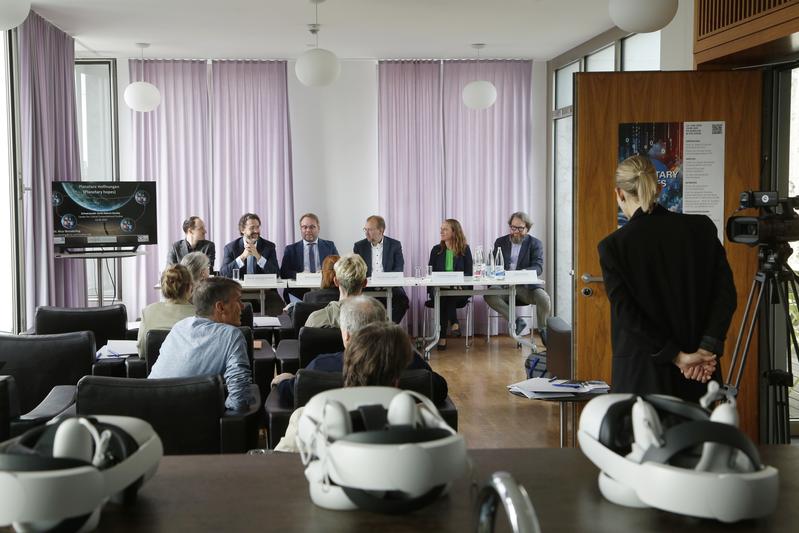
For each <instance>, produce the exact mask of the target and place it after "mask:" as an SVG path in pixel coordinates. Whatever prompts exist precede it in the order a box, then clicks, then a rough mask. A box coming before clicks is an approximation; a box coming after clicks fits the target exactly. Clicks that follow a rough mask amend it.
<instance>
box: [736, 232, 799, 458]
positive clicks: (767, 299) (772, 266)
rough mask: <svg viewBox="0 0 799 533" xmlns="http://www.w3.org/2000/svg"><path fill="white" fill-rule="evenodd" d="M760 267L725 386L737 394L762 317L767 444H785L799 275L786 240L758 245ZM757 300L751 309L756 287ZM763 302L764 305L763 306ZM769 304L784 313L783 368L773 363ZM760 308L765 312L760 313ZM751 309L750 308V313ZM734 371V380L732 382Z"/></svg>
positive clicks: (797, 347) (788, 438)
mask: <svg viewBox="0 0 799 533" xmlns="http://www.w3.org/2000/svg"><path fill="white" fill-rule="evenodd" d="M760 246H761V247H760V259H761V267H760V270H758V272H757V274H755V277H754V280H753V281H752V288H751V289H750V290H749V297H748V298H747V300H746V307H745V308H744V315H743V318H742V320H741V327H740V329H739V330H738V338H737V339H736V341H735V349H734V350H733V352H732V359H731V360H730V367H729V369H728V371H727V379H726V383H727V384H726V385H725V387H727V389H728V390H730V391H731V392H732V393H733V394H734V395H737V394H738V391H739V390H740V386H741V378H742V376H743V372H744V367H745V366H746V359H747V356H748V354H749V347H750V344H751V342H752V333H753V332H754V330H755V326H756V325H757V324H758V323H759V321H760V320H761V319H762V321H763V324H762V325H763V328H761V329H760V331H762V332H765V348H766V354H767V356H768V359H767V368H766V370H765V371H764V372H763V375H762V377H763V378H764V380H765V382H766V385H767V399H766V402H767V403H766V424H767V426H766V443H768V444H788V443H790V441H791V430H790V424H789V412H788V389H789V388H790V387H791V386H792V385H793V374H792V372H791V352H792V351H793V353H795V354H797V355H799V343H797V339H796V333H795V332H794V329H793V324H792V323H791V311H792V310H793V311H794V312H795V313H797V316H799V308H798V307H797V303H798V302H799V292H797V284H799V276H797V275H796V273H794V271H793V270H792V269H791V267H790V266H788V258H789V257H790V256H791V253H792V252H793V251H792V250H791V247H790V246H789V245H788V243H779V244H761V245H760ZM758 288H759V291H758V295H757V301H756V302H755V306H754V310H752V301H753V297H754V294H755V289H758ZM789 294H790V295H791V296H793V302H791V301H790V300H789ZM763 304H766V305H765V306H764V307H761V306H763ZM769 304H775V305H776V304H779V305H780V307H781V309H782V311H783V313H784V315H785V328H786V330H787V336H786V339H785V340H786V348H787V357H786V363H787V365H786V368H787V371H786V370H783V369H782V368H779V367H778V366H777V364H776V362H777V361H776V358H777V353H776V350H774V349H773V348H774V347H773V346H772V342H771V337H772V335H773V334H774V331H775V330H774V326H775V323H774V318H773V317H772V316H771V313H772V309H771V307H770V305H769ZM761 309H762V310H763V311H765V312H763V313H762V315H761V313H760V311H761ZM750 311H752V312H751V313H750ZM744 331H746V342H745V343H744V345H743V351H742V352H741V353H740V354H739V351H740V349H741V339H742V338H743V334H744ZM739 356H740V359H741V360H740V365H739V366H738V368H737V372H736V363H737V362H738V358H739ZM733 373H735V381H732V377H733Z"/></svg>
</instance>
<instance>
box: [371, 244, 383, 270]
mask: <svg viewBox="0 0 799 533" xmlns="http://www.w3.org/2000/svg"><path fill="white" fill-rule="evenodd" d="M375 272H383V241H382V240H381V241H380V242H379V243H377V244H372V275H373V276H374V275H375Z"/></svg>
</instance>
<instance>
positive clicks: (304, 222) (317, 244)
mask: <svg viewBox="0 0 799 533" xmlns="http://www.w3.org/2000/svg"><path fill="white" fill-rule="evenodd" d="M321 228H322V224H321V223H320V222H319V217H318V216H316V215H315V214H313V213H305V214H304V215H302V216H301V217H300V233H301V234H302V239H301V240H299V241H297V242H295V243H293V244H289V245H288V246H286V249H285V250H283V260H282V262H281V263H280V277H281V278H282V279H297V273H298V272H319V271H320V269H321V265H322V261H324V259H325V257H327V256H328V255H338V250H336V245H335V244H334V243H333V241H326V240H324V239H320V238H319V230H320V229H321ZM306 292H308V289H303V288H299V287H293V288H291V289H286V290H285V291H283V299H284V300H285V301H286V304H290V303H291V302H292V301H296V300H292V299H291V297H292V296H293V297H294V298H296V299H297V300H302V297H303V295H304V294H305V293H306Z"/></svg>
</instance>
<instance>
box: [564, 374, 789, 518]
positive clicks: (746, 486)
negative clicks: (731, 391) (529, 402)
mask: <svg viewBox="0 0 799 533" xmlns="http://www.w3.org/2000/svg"><path fill="white" fill-rule="evenodd" d="M723 397H724V394H723V393H722V392H721V391H720V390H719V386H718V383H716V382H710V384H708V393H707V394H706V395H705V396H704V397H703V398H702V406H700V405H697V404H694V403H689V402H685V401H683V400H680V399H679V398H674V397H671V396H662V395H645V396H636V395H634V394H607V395H604V396H600V397H598V398H594V399H593V400H591V401H590V402H588V404H587V405H586V407H585V409H584V410H583V413H582V416H581V417H580V430H579V432H578V433H577V436H578V439H579V441H580V448H581V449H582V451H583V453H585V455H586V456H587V457H588V458H589V459H590V460H591V461H592V462H593V463H594V464H595V465H596V466H597V467H599V469H600V471H601V472H600V473H599V489H600V491H601V492H602V494H603V495H604V496H605V498H607V499H608V500H610V501H612V502H614V503H617V504H619V505H625V506H629V507H655V508H657V509H662V510H664V511H670V512H673V513H679V514H684V515H689V516H696V517H701V518H714V519H716V520H720V521H722V522H736V521H738V520H743V519H747V518H758V517H762V516H766V515H769V514H771V513H772V512H774V510H775V509H776V506H777V496H778V494H779V475H778V472H777V470H776V469H775V468H773V467H770V466H764V465H763V464H761V462H760V456H759V455H758V452H757V448H756V447H755V445H754V444H753V443H752V441H751V440H749V438H747V436H746V435H744V433H743V432H741V431H740V430H739V429H738V413H737V411H736V409H735V399H734V398H733V397H732V396H731V395H728V396H727V398H726V401H725V402H723V403H721V404H719V405H718V406H717V407H716V408H715V409H714V410H713V411H712V413H711V412H710V411H709V410H708V409H707V407H708V406H709V405H711V404H712V403H713V402H715V401H716V400H719V399H721V398H723Z"/></svg>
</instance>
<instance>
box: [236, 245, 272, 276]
mask: <svg viewBox="0 0 799 533" xmlns="http://www.w3.org/2000/svg"><path fill="white" fill-rule="evenodd" d="M241 244H242V246H244V247H245V248H246V247H247V243H246V242H244V237H242V238H241ZM234 253H235V252H234ZM230 255H233V254H230ZM252 257H255V256H252ZM236 264H237V265H239V268H244V264H245V263H244V261H242V260H241V257H237V258H236ZM258 266H259V267H261V270H263V269H264V268H265V267H266V257H264V256H261V258H260V259H259V260H258ZM245 274H246V272H245Z"/></svg>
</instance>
